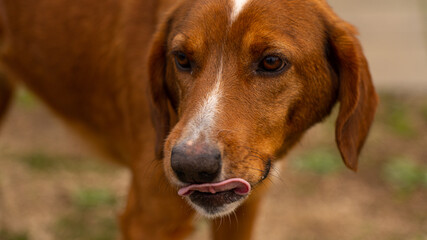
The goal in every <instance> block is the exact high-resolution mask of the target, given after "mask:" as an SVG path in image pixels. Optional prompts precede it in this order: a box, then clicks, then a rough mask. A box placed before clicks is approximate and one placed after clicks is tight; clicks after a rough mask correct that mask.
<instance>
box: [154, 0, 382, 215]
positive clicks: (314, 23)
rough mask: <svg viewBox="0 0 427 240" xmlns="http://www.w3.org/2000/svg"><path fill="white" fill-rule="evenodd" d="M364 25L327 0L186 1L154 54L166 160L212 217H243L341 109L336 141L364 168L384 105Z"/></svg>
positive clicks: (185, 191) (174, 177)
mask: <svg viewBox="0 0 427 240" xmlns="http://www.w3.org/2000/svg"><path fill="white" fill-rule="evenodd" d="M355 34H356V31H355V29H354V28H353V27H352V26H351V25H349V24H348V23H346V22H344V21H342V20H341V19H339V18H338V17H337V16H336V15H335V14H334V13H333V12H332V10H331V9H330V7H329V6H328V5H327V3H326V2H324V1H322V0H300V1H291V0H184V1H182V2H181V3H180V4H178V6H177V7H176V8H175V9H174V10H173V11H172V12H171V13H170V14H169V15H168V18H167V19H166V21H165V22H164V23H163V24H162V25H161V26H160V28H159V29H158V32H157V34H156V35H155V38H154V41H153V45H152V49H151V53H150V55H149V74H150V99H151V105H152V118H153V123H154V125H155V128H156V131H157V141H158V142H157V146H158V147H157V153H158V157H159V158H162V159H163V161H164V169H165V172H166V175H167V177H168V178H169V179H170V181H171V183H172V184H173V185H175V186H176V187H177V188H178V189H179V192H178V193H179V194H180V195H182V196H185V197H186V199H188V201H189V202H190V203H191V205H193V206H194V207H195V208H196V210H198V211H199V212H200V213H202V214H204V215H206V216H218V215H224V214H227V213H229V212H230V211H233V210H234V209H235V208H236V207H237V206H238V205H239V204H240V203H241V202H242V201H243V200H244V199H245V198H246V196H248V194H249V193H250V191H251V189H253V188H256V186H257V185H258V184H260V183H261V182H262V181H263V180H265V179H266V178H267V177H268V173H269V170H270V166H271V164H272V161H273V160H274V159H275V158H277V157H280V156H283V155H284V154H285V153H286V152H287V151H288V150H289V148H290V147H292V146H293V145H294V144H295V143H296V142H297V141H298V140H299V139H300V137H301V136H302V134H303V133H304V132H305V131H306V130H307V129H308V128H309V127H311V126H312V125H313V124H315V123H317V122H319V121H321V120H322V119H323V118H324V117H325V116H327V115H328V114H329V113H330V111H331V109H332V107H333V106H334V104H335V103H336V102H337V101H339V102H340V110H339V115H338V119H337V123H336V140H337V144H338V148H339V150H340V152H341V155H342V157H343V160H344V162H345V164H346V165H347V166H348V167H349V168H351V169H353V170H356V168H357V159H358V155H359V152H360V150H361V147H362V145H363V143H364V141H365V138H366V136H367V134H368V130H369V127H370V125H371V122H372V120H373V116H374V113H375V108H376V105H377V96H376V94H375V90H374V88H373V86H372V82H371V77H370V73H369V69H368V66H367V62H366V59H365V57H364V55H363V53H362V50H361V46H360V44H359V41H358V40H357V38H356V37H355Z"/></svg>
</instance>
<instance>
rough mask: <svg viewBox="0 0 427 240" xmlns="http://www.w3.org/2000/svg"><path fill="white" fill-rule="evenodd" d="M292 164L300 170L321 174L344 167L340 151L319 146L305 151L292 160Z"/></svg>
mask: <svg viewBox="0 0 427 240" xmlns="http://www.w3.org/2000/svg"><path fill="white" fill-rule="evenodd" d="M292 165H293V166H294V167H295V168H296V169H298V170H301V171H308V172H313V173H316V174H320V175H326V174H329V173H333V172H337V171H339V170H341V169H342V166H341V160H340V157H339V155H338V153H337V152H334V151H332V150H330V149H326V148H318V149H314V150H311V151H309V152H306V153H303V154H302V155H300V156H299V157H298V158H297V159H295V160H294V161H293V162H292Z"/></svg>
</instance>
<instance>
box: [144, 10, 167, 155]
mask: <svg viewBox="0 0 427 240" xmlns="http://www.w3.org/2000/svg"><path fill="white" fill-rule="evenodd" d="M171 22H172V17H168V18H167V19H166V21H164V22H163V23H161V24H160V25H159V28H158V29H157V32H156V34H155V35H154V38H153V41H152V44H151V48H150V52H149V55H148V78H149V86H148V96H149V104H150V111H151V121H152V123H153V126H154V128H155V131H156V149H155V151H156V159H162V158H163V145H164V141H165V139H166V137H167V135H168V134H169V131H170V118H171V114H170V109H169V98H168V94H167V89H166V88H167V86H166V64H167V61H166V54H167V38H168V34H169V30H170V26H171Z"/></svg>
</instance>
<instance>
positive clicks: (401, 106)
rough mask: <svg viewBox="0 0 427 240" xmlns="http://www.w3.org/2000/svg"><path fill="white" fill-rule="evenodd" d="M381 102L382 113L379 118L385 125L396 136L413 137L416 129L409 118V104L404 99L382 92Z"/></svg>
mask: <svg viewBox="0 0 427 240" xmlns="http://www.w3.org/2000/svg"><path fill="white" fill-rule="evenodd" d="M381 102H382V105H381V107H383V108H384V113H383V115H382V116H380V117H379V119H380V120H381V121H382V122H383V123H384V124H385V125H386V127H387V128H388V129H390V130H391V131H392V132H393V133H394V134H396V135H398V136H401V137H414V136H415V135H416V133H417V131H416V129H415V127H414V125H413V123H412V120H411V118H410V112H409V109H410V106H408V105H407V103H406V102H405V101H404V99H401V98H399V97H398V96H394V95H390V94H382V95H381Z"/></svg>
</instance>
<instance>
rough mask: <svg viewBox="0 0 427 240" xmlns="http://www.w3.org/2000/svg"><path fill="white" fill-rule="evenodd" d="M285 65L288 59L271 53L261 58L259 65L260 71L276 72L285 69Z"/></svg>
mask: <svg viewBox="0 0 427 240" xmlns="http://www.w3.org/2000/svg"><path fill="white" fill-rule="evenodd" d="M285 67H286V61H284V60H283V59H282V58H280V57H278V56H275V55H269V56H266V57H264V58H263V59H262V60H261V62H260V63H259V65H258V71H261V72H269V73H274V72H278V71H280V70H282V69H284V68H285Z"/></svg>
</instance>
